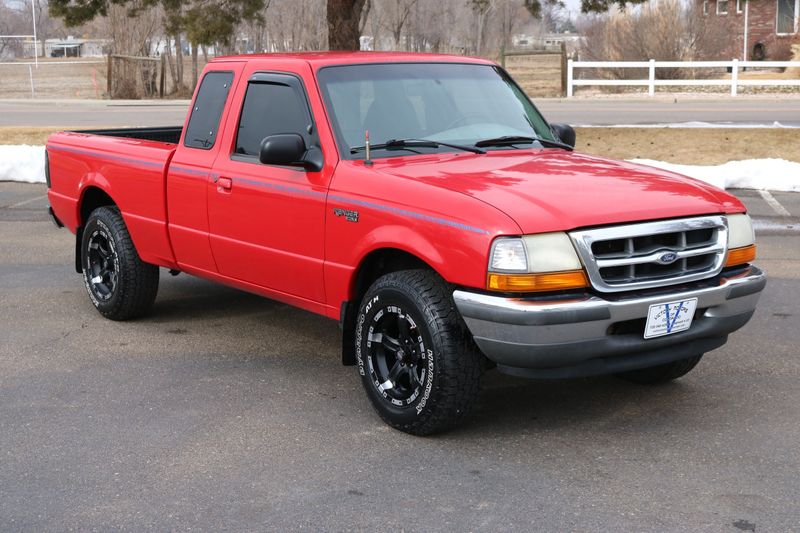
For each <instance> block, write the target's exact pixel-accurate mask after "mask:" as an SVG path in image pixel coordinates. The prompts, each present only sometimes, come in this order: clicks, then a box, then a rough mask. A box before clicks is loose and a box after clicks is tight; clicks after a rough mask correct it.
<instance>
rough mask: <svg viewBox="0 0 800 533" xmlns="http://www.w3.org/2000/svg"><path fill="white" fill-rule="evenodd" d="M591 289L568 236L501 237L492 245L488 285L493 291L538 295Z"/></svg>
mask: <svg viewBox="0 0 800 533" xmlns="http://www.w3.org/2000/svg"><path fill="white" fill-rule="evenodd" d="M588 285H589V282H588V279H587V278H586V274H585V273H584V271H583V267H582V266H581V262H580V260H579V259H578V254H577V253H576V252H575V248H574V247H573V246H572V241H571V240H570V238H569V236H568V235H567V234H566V233H561V232H557V233H542V234H539V235H525V236H524V237H501V238H499V239H497V240H496V241H494V243H493V244H492V249H491V253H490V255H489V272H488V277H487V284H486V286H487V288H488V289H490V290H495V291H504V292H537V291H556V290H565V289H575V288H581V287H587V286H588Z"/></svg>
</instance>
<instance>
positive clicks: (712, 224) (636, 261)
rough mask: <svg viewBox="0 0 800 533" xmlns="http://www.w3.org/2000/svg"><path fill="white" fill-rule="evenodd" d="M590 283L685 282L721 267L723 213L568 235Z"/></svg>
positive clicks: (624, 286)
mask: <svg viewBox="0 0 800 533" xmlns="http://www.w3.org/2000/svg"><path fill="white" fill-rule="evenodd" d="M570 237H572V240H573V242H574V243H575V247H576V249H577V250H578V254H579V255H580V258H581V261H582V262H583V265H584V266H585V267H586V273H587V274H588V276H589V280H590V281H591V282H592V286H593V287H594V288H595V289H597V290H599V291H604V292H616V291H627V290H634V289H643V288H649V287H660V286H664V285H672V284H676V283H685V282H688V281H694V280H698V279H704V278H709V277H712V276H715V275H717V274H718V273H719V271H720V270H722V266H723V262H724V260H725V252H726V247H727V243H728V226H727V220H726V219H725V217H722V216H708V217H697V218H684V219H679V220H664V221H658V222H645V223H641V224H627V225H624V226H610V227H606V228H598V229H592V230H585V231H574V232H571V233H570Z"/></svg>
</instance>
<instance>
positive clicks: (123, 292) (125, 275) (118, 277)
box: [81, 206, 158, 320]
mask: <svg viewBox="0 0 800 533" xmlns="http://www.w3.org/2000/svg"><path fill="white" fill-rule="evenodd" d="M81 265H82V266H83V281H84V283H85V285H86V291H87V292H88V293H89V299H90V300H91V301H92V303H93V304H94V306H95V307H96V308H97V310H98V311H99V312H100V314H101V315H103V316H104V317H106V318H110V319H111V320H127V319H131V318H137V317H139V316H142V315H143V314H145V313H146V312H147V311H148V310H149V309H150V307H151V306H152V305H153V302H154V301H155V299H156V293H157V292H158V267H157V266H155V265H150V264H147V263H145V262H144V261H142V260H141V259H140V258H139V254H138V253H137V252H136V248H135V247H134V245H133V240H132V239H131V236H130V233H128V228H127V227H126V226H125V221H124V220H123V219H122V215H121V214H120V212H119V209H117V208H116V207H112V206H109V207H98V208H97V209H95V210H94V211H92V214H91V215H89V219H88V220H87V221H86V228H85V229H84V230H83V239H82V242H81Z"/></svg>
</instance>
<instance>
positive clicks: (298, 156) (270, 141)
mask: <svg viewBox="0 0 800 533" xmlns="http://www.w3.org/2000/svg"><path fill="white" fill-rule="evenodd" d="M305 154H306V142H305V141H304V140H303V138H302V137H301V136H300V135H297V134H296V133H283V134H280V135H270V136H269V137H264V140H262V141H261V151H260V152H259V156H258V160H259V161H261V162H262V163H263V164H265V165H298V164H300V163H301V162H302V159H303V156H304V155H305Z"/></svg>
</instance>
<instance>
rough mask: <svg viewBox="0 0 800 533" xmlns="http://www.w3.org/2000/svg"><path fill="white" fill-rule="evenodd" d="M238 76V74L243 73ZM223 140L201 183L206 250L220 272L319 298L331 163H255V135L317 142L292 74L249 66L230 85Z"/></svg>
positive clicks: (298, 81) (321, 297) (257, 148)
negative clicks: (318, 167)
mask: <svg viewBox="0 0 800 533" xmlns="http://www.w3.org/2000/svg"><path fill="white" fill-rule="evenodd" d="M243 81H244V78H243ZM234 101H235V102H243V104H242V106H241V111H240V112H239V113H238V114H237V113H234V112H233V110H232V111H231V118H229V120H231V122H232V123H231V124H230V126H229V127H228V128H227V129H226V132H225V136H226V137H225V140H224V146H225V147H226V149H227V150H228V151H227V153H220V155H219V157H218V158H217V160H216V162H215V164H214V168H213V176H212V181H211V182H210V183H209V192H208V213H209V225H210V235H211V249H212V251H213V255H214V259H215V261H216V263H217V266H218V267H219V271H220V273H221V274H223V275H225V276H229V277H231V278H234V279H237V280H242V281H245V282H248V283H252V284H255V285H258V286H260V287H264V288H267V289H271V290H273V291H277V292H280V293H283V294H287V295H292V296H295V297H299V298H302V299H305V300H311V301H314V302H324V299H325V297H324V288H323V260H324V235H325V201H326V194H327V188H328V187H327V186H328V181H329V178H330V176H329V175H328V174H329V172H330V171H331V169H330V168H329V167H328V166H326V168H325V169H323V170H322V171H320V172H312V171H307V170H305V169H303V168H301V167H296V166H275V165H264V164H262V163H260V162H259V157H258V156H259V151H260V146H261V141H262V140H263V139H264V138H265V137H267V136H270V135H275V134H282V133H296V134H299V135H301V136H302V137H303V139H304V140H305V143H306V146H309V147H310V146H316V147H319V145H320V141H319V136H318V133H317V128H316V125H315V123H314V118H313V115H312V113H311V110H310V107H309V103H308V97H307V93H306V90H305V86H304V84H303V82H302V80H301V79H300V77H299V76H296V75H293V74H285V73H281V74H278V73H264V72H255V73H252V74H250V75H249V77H248V78H247V83H242V84H241V85H240V86H239V87H238V88H237V96H236V99H235V100H234Z"/></svg>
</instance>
